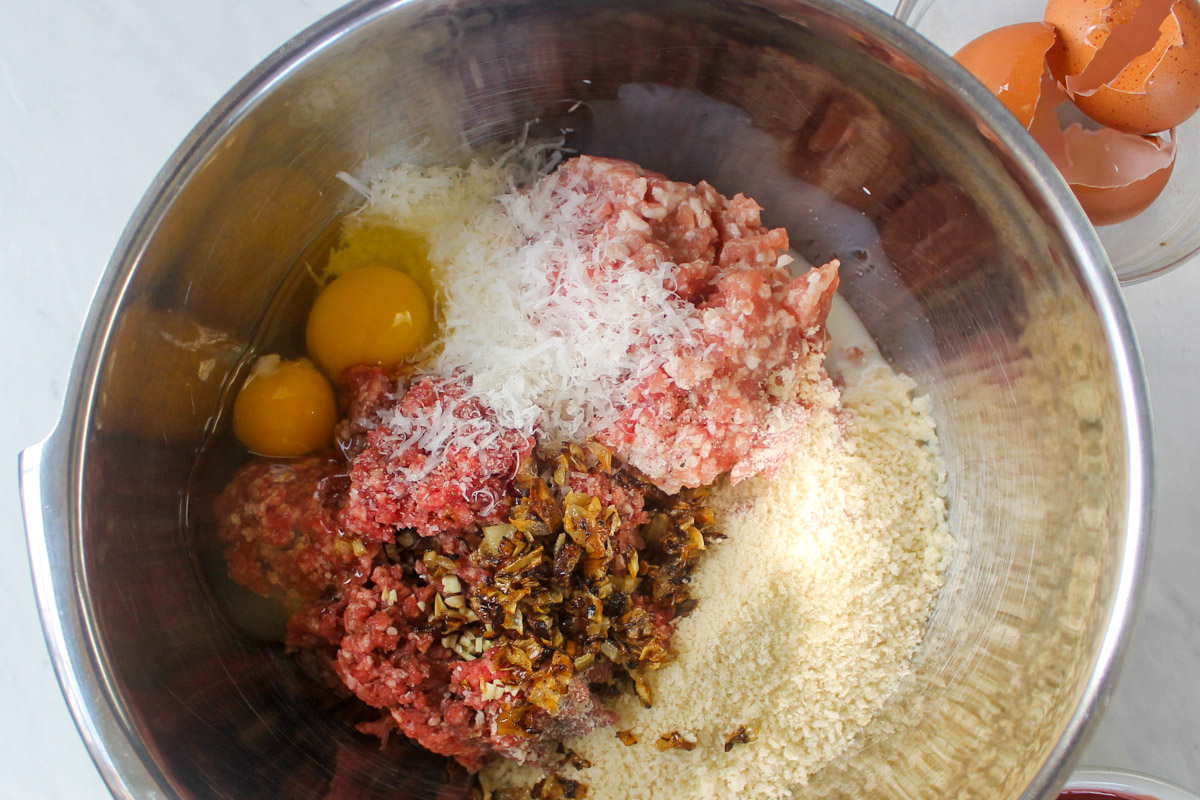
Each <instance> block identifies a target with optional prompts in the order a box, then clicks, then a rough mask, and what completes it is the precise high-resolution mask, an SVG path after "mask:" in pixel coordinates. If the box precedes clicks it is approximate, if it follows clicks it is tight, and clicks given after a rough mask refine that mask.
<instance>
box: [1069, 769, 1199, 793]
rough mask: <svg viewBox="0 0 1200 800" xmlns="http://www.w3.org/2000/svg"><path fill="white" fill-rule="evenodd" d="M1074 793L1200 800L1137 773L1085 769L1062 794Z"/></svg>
mask: <svg viewBox="0 0 1200 800" xmlns="http://www.w3.org/2000/svg"><path fill="white" fill-rule="evenodd" d="M1071 789H1075V790H1089V791H1093V792H1107V793H1110V794H1116V795H1125V796H1126V797H1139V798H1146V799H1147V800H1149V798H1153V799H1154V800H1200V797H1197V796H1196V795H1195V794H1193V793H1192V792H1189V791H1188V790H1187V789H1184V788H1183V787H1182V786H1176V785H1175V784H1173V783H1167V782H1166V781H1162V780H1159V779H1158V778H1151V777H1150V776H1149V775H1142V774H1141V773H1138V772H1128V771H1126V770H1121V769H1105V768H1101V767H1083V768H1082V769H1077V770H1075V772H1074V773H1073V774H1072V775H1071V779H1070V780H1069V781H1067V785H1066V786H1064V787H1063V791H1067V790H1071Z"/></svg>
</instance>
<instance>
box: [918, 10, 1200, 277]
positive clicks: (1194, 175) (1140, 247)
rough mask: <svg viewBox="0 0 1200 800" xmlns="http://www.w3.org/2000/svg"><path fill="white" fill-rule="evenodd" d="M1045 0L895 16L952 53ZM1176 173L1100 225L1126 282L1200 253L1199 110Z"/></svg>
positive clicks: (1184, 129)
mask: <svg viewBox="0 0 1200 800" xmlns="http://www.w3.org/2000/svg"><path fill="white" fill-rule="evenodd" d="M1045 7H1046V2H1045V0H1006V1H1005V2H1002V3H997V2H995V1H994V0H900V3H899V6H898V7H897V8H896V11H895V17H896V19H898V20H900V21H901V22H904V23H905V24H907V25H908V26H909V27H911V28H913V29H914V30H916V31H917V32H918V33H920V34H921V35H923V36H925V38H927V39H929V40H930V41H932V42H933V43H934V44H936V45H937V46H938V47H940V48H942V49H943V50H945V51H946V52H947V53H955V52H956V51H957V50H958V49H959V48H961V47H962V46H963V45H965V44H966V43H967V42H969V41H971V40H972V39H974V38H975V37H977V36H979V35H981V34H983V33H986V32H987V31H990V30H993V29H994V28H999V27H1001V26H1003V25H1012V24H1014V23H1017V22H1036V21H1038V20H1040V19H1042V14H1043V12H1044V10H1045ZM1176 133H1177V139H1178V150H1177V154H1176V160H1175V172H1174V173H1173V174H1172V176H1171V180H1170V181H1169V182H1168V183H1167V188H1166V190H1165V191H1164V192H1163V193H1162V195H1161V196H1160V197H1159V198H1158V199H1157V200H1156V201H1155V202H1154V204H1153V205H1152V206H1150V208H1148V209H1147V210H1146V211H1143V212H1142V213H1141V214H1139V215H1138V216H1136V217H1134V218H1133V219H1131V220H1129V221H1128V222H1122V223H1120V224H1118V225H1106V226H1102V227H1099V228H1097V229H1096V230H1097V232H1098V233H1099V235H1100V241H1102V242H1103V243H1104V248H1105V250H1107V251H1108V257H1109V259H1110V260H1111V261H1112V265H1113V269H1114V270H1115V271H1116V273H1117V277H1118V278H1119V279H1120V281H1121V282H1122V283H1125V284H1129V283H1136V282H1138V281H1142V280H1146V279H1148V278H1152V277H1155V276H1157V275H1161V274H1163V273H1164V272H1167V271H1169V270H1172V269H1174V268H1175V267H1178V266H1180V265H1182V264H1184V263H1186V262H1187V261H1188V260H1190V259H1191V258H1192V257H1193V256H1195V255H1196V254H1197V253H1198V252H1200V115H1197V116H1196V117H1193V118H1192V119H1191V120H1189V121H1188V122H1186V123H1184V124H1183V125H1181V126H1179V128H1178V129H1177V131H1176Z"/></svg>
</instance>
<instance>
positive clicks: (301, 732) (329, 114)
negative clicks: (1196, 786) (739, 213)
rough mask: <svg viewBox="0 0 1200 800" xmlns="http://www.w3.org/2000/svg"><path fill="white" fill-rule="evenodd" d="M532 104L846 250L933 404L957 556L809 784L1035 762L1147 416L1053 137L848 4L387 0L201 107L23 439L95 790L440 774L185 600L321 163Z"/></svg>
mask: <svg viewBox="0 0 1200 800" xmlns="http://www.w3.org/2000/svg"><path fill="white" fill-rule="evenodd" d="M558 135H562V136H565V141H566V146H567V147H569V148H575V149H579V150H582V151H585V152H591V153H597V154H604V155H614V156H624V157H629V158H634V159H636V160H639V161H641V162H642V163H643V165H644V166H646V167H648V168H651V169H657V170H660V171H664V172H666V173H667V174H668V175H670V176H671V177H675V178H682V179H688V180H696V179H699V178H707V179H709V180H710V181H712V182H713V183H715V184H716V186H717V187H718V188H719V189H721V190H722V191H724V192H726V193H733V192H737V191H745V192H747V193H748V194H751V195H752V196H754V197H756V198H757V199H758V200H759V201H760V202H761V203H762V204H763V205H764V206H765V207H766V208H767V209H768V212H767V216H766V221H767V222H768V223H770V224H775V225H784V226H787V227H788V228H789V230H790V232H791V235H792V239H793V243H794V245H795V246H796V247H797V249H799V250H800V251H801V252H802V253H803V254H804V255H806V256H807V257H808V258H809V259H810V260H813V261H822V260H824V259H826V258H829V257H834V256H836V257H839V258H841V259H842V261H843V270H842V275H843V283H842V287H843V289H842V291H843V294H844V296H845V297H846V299H847V300H848V301H849V303H850V304H851V305H852V306H853V308H854V309H855V310H856V311H857V313H858V314H859V316H860V317H861V318H862V320H863V322H864V323H865V324H866V327H867V328H868V330H869V331H870V332H871V334H872V335H873V336H874V338H875V339H876V341H877V342H878V343H879V344H880V346H881V347H882V350H883V352H884V353H885V354H886V356H887V357H888V358H889V359H890V360H891V361H892V362H893V363H894V364H895V365H896V366H897V367H898V368H899V369H902V370H904V371H906V372H908V373H909V374H911V375H912V376H913V377H914V378H916V380H917V381H918V383H919V384H920V391H922V392H925V393H928V394H929V395H930V397H931V398H932V403H933V409H934V414H935V417H936V418H937V420H938V421H939V425H940V436H941V441H942V446H943V449H944V455H945V458H946V461H947V465H948V468H949V503H950V513H951V525H952V527H953V530H954V532H955V534H956V536H957V549H956V553H955V558H954V562H953V565H952V566H951V568H950V570H949V573H948V575H947V584H946V586H945V588H944V589H943V591H942V593H941V594H940V596H939V599H938V602H937V605H936V608H935V611H934V614H933V617H932V620H931V622H930V624H929V628H928V632H927V635H926V638H925V643H924V645H923V647H922V649H921V651H920V653H919V654H918V657H917V660H916V663H915V664H914V669H913V674H912V676H911V678H910V679H909V680H908V681H907V682H906V683H905V684H904V688H903V689H902V691H900V692H899V693H898V694H897V695H896V696H895V697H893V698H892V699H891V700H890V701H889V703H888V704H887V706H886V707H885V709H884V710H883V712H882V713H881V715H880V718H879V719H878V720H877V722H876V723H874V724H873V725H872V726H871V727H870V728H869V730H868V731H867V733H866V734H865V735H864V736H863V737H861V738H860V739H859V740H857V741H856V742H855V744H854V747H852V748H851V752H850V753H849V754H847V755H846V756H845V757H844V758H843V759H841V760H840V761H838V762H836V763H834V764H831V765H830V766H829V767H827V768H826V769H825V770H823V771H822V772H821V773H819V774H818V775H816V776H815V777H814V779H813V781H812V783H811V784H810V785H808V786H807V787H804V788H803V789H800V790H798V791H797V796H798V797H822V798H861V797H864V796H870V797H906V798H944V797H951V796H986V797H990V798H996V799H997V800H1001V799H1002V798H1016V797H1026V798H1035V797H1042V796H1045V795H1046V794H1047V793H1049V792H1051V791H1052V790H1053V789H1054V788H1055V787H1056V786H1057V784H1058V782H1059V781H1060V780H1061V779H1062V778H1063V777H1065V775H1066V771H1067V770H1068V768H1069V765H1070V763H1071V761H1072V760H1073V755H1074V753H1075V752H1076V750H1077V749H1078V747H1079V745H1080V743H1081V741H1082V738H1083V736H1084V734H1085V732H1086V729H1087V727H1088V725H1089V724H1090V722H1091V721H1092V720H1093V719H1094V718H1095V716H1096V714H1097V713H1098V711H1099V709H1100V708H1101V707H1102V705H1103V701H1104V699H1105V697H1106V695H1107V693H1108V691H1109V690H1110V688H1111V682H1112V679H1113V674H1114V670H1115V667H1116V664H1117V662H1118V661H1119V655H1120V651H1121V648H1122V645H1123V642H1124V637H1125V633H1126V627H1127V622H1128V619H1129V615H1130V612H1131V606H1132V604H1133V601H1134V599H1135V595H1136V587H1137V585H1138V582H1139V573H1140V568H1141V563H1142V557H1141V556H1142V550H1143V540H1144V536H1145V528H1146V523H1147V507H1146V506H1147V502H1148V497H1149V483H1150V446H1149V440H1148V409H1147V404H1146V398H1145V387H1144V383H1143V378H1142V375H1141V368H1140V363H1139V361H1138V358H1137V353H1136V347H1135V345H1134V343H1133V339H1132V335H1131V332H1130V329H1129V325H1128V320H1127V319H1126V317H1125V314H1124V310H1123V307H1122V306H1121V303H1120V299H1119V296H1118V295H1117V293H1116V284H1115V281H1114V280H1113V279H1112V278H1111V272H1110V270H1109V267H1108V265H1107V262H1106V261H1105V257H1104V253H1103V250H1102V248H1101V247H1100V244H1099V242H1098V241H1097V240H1096V239H1095V236H1094V234H1093V232H1092V231H1091V229H1090V227H1089V226H1088V225H1087V223H1086V220H1085V219H1084V218H1083V217H1082V216H1081V214H1080V213H1079V211H1078V209H1077V208H1076V206H1075V205H1074V203H1073V201H1072V200H1071V198H1070V195H1069V193H1068V192H1067V190H1066V188H1065V186H1063V185H1062V184H1061V182H1060V181H1059V180H1058V179H1057V177H1056V176H1055V174H1054V172H1053V170H1052V169H1051V168H1050V167H1049V162H1047V161H1046V160H1045V159H1044V158H1043V157H1042V156H1041V154H1040V153H1037V152H1035V151H1034V150H1033V149H1032V146H1031V145H1030V144H1029V143H1028V142H1027V141H1026V138H1025V137H1024V136H1022V135H1021V133H1020V131H1019V130H1018V129H1017V128H1016V126H1015V123H1013V122H1012V121H1011V120H1010V118H1009V117H1008V116H1007V115H1006V114H1005V113H1004V112H1003V110H1002V109H1001V108H1000V107H999V105H998V104H996V103H995V102H993V101H992V100H991V99H990V98H988V97H986V96H985V95H984V94H983V93H982V91H976V90H975V88H973V86H972V85H971V84H970V82H969V81H967V80H966V75H965V73H963V72H961V71H960V70H958V69H957V67H955V66H954V65H953V64H952V63H951V62H949V60H948V59H946V58H944V57H942V56H941V55H939V54H938V53H937V51H936V50H935V49H934V48H933V47H932V46H929V45H928V44H926V43H924V42H923V41H921V40H920V39H919V38H918V37H916V36H914V35H912V34H911V33H910V32H908V31H907V30H905V29H904V28H903V27H902V26H900V25H899V24H897V23H895V22H893V21H891V20H890V19H888V18H887V17H886V16H885V15H883V14H881V13H879V12H878V11H876V10H874V9H872V8H870V7H868V6H866V5H865V4H862V3H858V2H852V3H842V2H836V0H754V1H753V2H745V3H732V2H720V1H718V0H664V1H663V2H660V3H655V4H646V3H640V2H633V0H629V2H623V1H622V0H597V1H596V2H590V3H586V4H585V3H577V2H569V0H504V1H503V2H488V3H480V2H455V3H448V2H435V1H434V0H412V1H410V2H391V3H387V2H362V3H357V4H354V5H352V6H350V7H348V8H347V9H345V10H343V11H341V12H338V13H337V14H335V15H333V16H331V17H329V18H327V19H326V20H324V21H322V22H321V23H319V24H318V25H316V26H314V27H313V28H312V29H310V30H309V31H307V32H305V33H304V34H302V35H301V36H299V37H298V38H297V39H295V40H293V41H292V42H290V43H289V44H288V45H287V46H286V47H284V48H283V49H282V50H280V51H279V52H278V53H276V54H275V55H273V56H272V57H271V58H270V59H268V60H267V61H266V62H265V63H264V64H263V65H262V66H260V67H259V68H258V69H257V70H256V71H255V72H253V73H252V74H251V75H249V76H248V77H247V78H246V79H245V80H243V82H241V83H240V84H239V85H238V86H237V87H235V88H234V89H233V90H232V91H231V92H230V94H229V95H228V96H227V97H226V98H225V99H224V100H223V101H222V102H221V103H220V104H219V105H218V106H217V108H216V109H214V111H213V112H212V113H211V114H210V115H209V116H208V117H206V118H205V119H204V120H203V121H202V122H201V124H200V125H199V126H198V127H197V129H196V130H195V132H194V133H193V134H192V136H191V137H190V138H189V139H188V140H187V141H186V142H185V143H184V144H183V145H182V146H181V148H180V150H179V151H178V152H177V154H176V155H175V157H174V158H173V159H172V161H171V162H170V163H169V164H168V165H167V167H166V168H165V169H164V171H163V172H162V174H161V175H160V176H159V178H158V180H157V181H156V183H155V184H154V185H153V186H152V187H151V189H150V191H149V192H148V194H147V196H146V198H145V200H144V201H143V204H142V205H141V207H140V208H139V210H138V212H137V214H136V215H135V217H134V219H133V220H132V222H131V223H130V225H129V228H128V230H127V232H126V235H125V237H124V238H123V239H122V241H121V243H120V245H119V246H118V249H117V251H116V253H115V254H114V256H113V259H112V262H111V265H110V267H109V270H108V273H107V276H106V278H105V280H104V282H103V284H102V285H101V288H100V290H99V293H98V295H97V297H96V300H95V303H94V305H93V308H92V311H91V315H90V318H89V321H88V323H87V326H86V329H85V334H84V337H83V341H82V344H81V346H80V350H79V354H78V357H77V361H76V365H75V369H74V373H73V377H72V381H71V385H70V389H69V392H68V400H67V405H66V408H65V410H64V415H63V418H62V421H61V423H60V425H59V428H58V430H57V431H56V432H55V433H54V434H53V435H52V436H51V437H50V438H49V439H47V440H46V441H45V442H44V443H43V444H42V445H39V446H38V447H35V448H31V449H30V450H29V451H27V452H26V453H25V454H24V458H23V462H22V464H23V466H22V473H23V474H22V477H23V492H24V500H25V508H26V520H27V528H28V532H29V540H30V551H31V558H32V562H33V568H34V573H35V579H36V583H37V588H38V594H39V602H40V606H41V611H42V616H43V622H44V625H45V628H46V633H47V639H48V642H49V644H50V649H51V653H52V655H53V658H54V661H55V664H56V667H57V669H58V672H59V676H60V679H61V681H62V683H63V686H64V691H65V694H66V696H67V699H68V702H69V703H70V705H71V707H72V711H73V713H74V715H75V717H76V720H77V722H78V723H79V726H80V730H81V732H82V734H83V736H84V738H85V739H86V740H87V743H88V746H89V748H90V750H91V752H92V754H93V756H94V758H95V759H96V762H97V764H98V765H99V766H100V769H101V771H102V772H103V773H104V776H105V778H106V780H107V781H108V783H109V785H110V787H111V788H112V789H113V791H114V793H115V794H116V795H118V796H121V797H139V798H140V797H164V798H174V797H179V798H202V797H229V798H238V800H254V799H255V798H281V799H283V800H306V799H308V798H312V799H313V800H316V798H352V797H353V798H365V799H368V800H369V799H370V798H384V797H396V796H403V797H411V798H435V797H436V798H439V799H441V800H448V798H451V797H456V796H459V795H460V794H461V792H462V791H463V790H464V787H465V780H464V778H463V777H462V776H461V775H457V776H454V775H451V776H449V777H448V774H447V772H446V771H445V769H444V764H443V763H442V762H441V760H440V759H437V758H435V757H432V756H430V755H428V754H426V753H423V752H422V751H420V750H418V749H416V748H412V747H406V746H403V745H400V744H397V745H394V746H392V747H389V748H388V749H386V750H380V749H379V747H378V744H377V743H373V742H372V741H370V740H368V739H365V738H363V737H358V736H357V735H355V734H353V733H352V732H351V731H350V730H348V728H347V727H346V726H345V725H344V724H342V723H341V722H340V721H339V720H337V719H336V718H334V717H333V716H331V715H330V713H329V711H328V709H327V708H326V707H325V704H324V702H323V699H322V696H321V693H319V692H314V691H312V687H311V686H310V685H309V684H308V682H307V681H306V679H305V678H303V677H302V676H301V675H300V674H299V672H298V671H297V670H296V669H295V668H294V666H293V664H292V662H291V661H290V660H289V658H288V657H287V656H286V655H285V654H284V653H283V652H282V650H281V649H280V648H278V647H272V646H268V645H264V644H262V643H261V642H258V641H254V638H253V637H252V636H247V635H246V634H245V633H244V632H241V633H239V632H237V631H236V630H235V629H234V628H233V627H231V626H230V625H229V624H228V621H227V620H226V619H225V617H224V615H223V614H222V613H221V612H220V611H219V610H218V609H217V608H216V606H214V604H213V603H212V602H211V597H210V594H211V592H212V591H213V586H212V585H211V584H212V582H211V581H210V580H207V579H206V578H205V577H204V576H205V569H206V567H205V560H206V559H207V558H209V557H210V556H211V553H207V552H206V547H205V545H204V536H205V530H206V526H208V528H211V512H210V511H209V503H210V501H211V497H212V494H213V492H214V491H215V490H216V489H217V488H219V485H220V482H221V480H222V479H223V477H224V475H225V474H227V473H222V471H221V467H220V465H221V464H222V463H223V462H222V461H221V459H222V457H223V456H222V453H223V452H226V451H224V450H222V448H223V447H224V445H223V444H222V443H223V442H225V441H226V440H225V439H224V438H223V437H224V435H225V434H224V432H225V430H226V427H227V423H226V421H225V418H224V414H223V413H222V409H223V408H224V407H225V405H226V404H227V401H228V394H229V392H228V389H229V386H230V385H232V384H234V383H235V382H236V380H237V377H238V375H239V374H240V371H241V370H243V369H244V365H245V363H246V361H247V359H248V357H250V356H251V355H252V354H253V353H254V352H255V351H256V348H263V347H267V346H268V345H269V346H270V347H272V348H277V349H286V348H287V347H288V346H289V343H290V346H293V347H294V346H296V344H297V341H298V331H297V326H296V320H297V313H296V311H295V309H296V308H300V307H302V305H303V303H304V302H305V298H306V294H305V293H306V291H308V292H311V289H306V288H305V287H306V286H307V284H306V283H305V278H304V275H305V274H306V273H305V269H304V265H305V264H307V265H308V266H316V267H319V266H320V264H319V262H320V259H321V258H322V257H323V256H324V255H325V254H327V253H328V248H329V244H330V238H329V237H330V231H331V226H332V225H334V224H335V223H336V221H337V220H338V218H339V217H340V216H341V215H342V214H344V213H345V212H347V211H348V210H350V209H352V208H353V207H354V206H355V204H356V201H357V195H356V194H355V192H354V191H353V190H352V189H351V188H350V187H349V186H348V185H347V183H345V182H343V181H342V180H339V179H338V177H336V176H337V174H338V173H339V172H342V171H344V172H347V173H349V174H350V175H352V176H356V177H359V178H363V177H366V176H369V175H370V174H371V173H372V171H373V170H375V169H377V168H379V167H382V166H385V165H388V164H391V163H394V162H396V161H399V160H403V159H408V160H418V161H426V162H436V161H446V160H450V161H456V160H461V159H463V158H464V157H465V155H466V154H467V153H468V152H469V151H470V150H471V149H472V148H476V147H480V146H485V145H488V144H494V143H506V142H513V141H516V140H519V139H521V138H522V137H524V136H536V137H543V136H549V137H553V136H558ZM198 455H202V457H200V458H199V460H198ZM214 465H215V466H214Z"/></svg>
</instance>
